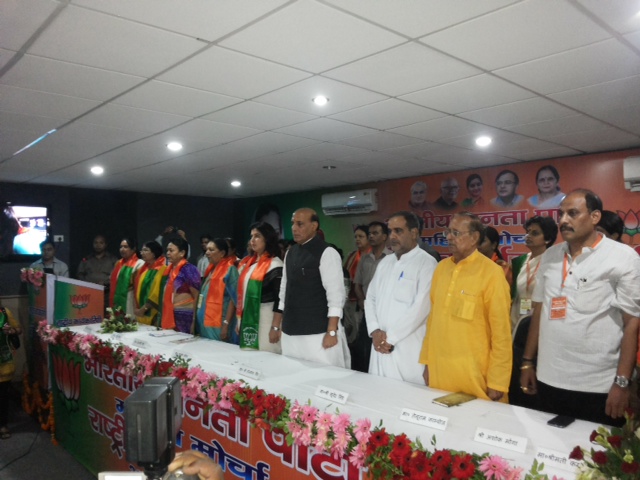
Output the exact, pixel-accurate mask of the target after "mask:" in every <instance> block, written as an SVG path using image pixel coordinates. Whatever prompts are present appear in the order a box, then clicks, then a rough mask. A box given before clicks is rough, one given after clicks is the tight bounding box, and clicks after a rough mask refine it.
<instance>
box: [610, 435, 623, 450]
mask: <svg viewBox="0 0 640 480" xmlns="http://www.w3.org/2000/svg"><path fill="white" fill-rule="evenodd" d="M607 442H609V443H610V444H611V446H612V447H615V448H620V447H621V446H622V437H621V436H620V435H611V436H610V437H607Z"/></svg>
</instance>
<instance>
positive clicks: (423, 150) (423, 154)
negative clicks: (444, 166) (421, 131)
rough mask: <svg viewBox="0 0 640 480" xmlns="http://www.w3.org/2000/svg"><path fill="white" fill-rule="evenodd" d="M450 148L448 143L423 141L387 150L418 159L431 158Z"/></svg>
mask: <svg viewBox="0 0 640 480" xmlns="http://www.w3.org/2000/svg"><path fill="white" fill-rule="evenodd" d="M447 148H449V146H448V145H444V144H442V143H435V142H421V143H415V144H413V145H405V146H402V147H394V148H390V149H388V150H387V151H388V152H389V153H391V154H393V155H397V156H400V157H406V158H413V159H416V160H418V159H419V160H426V159H429V158H430V157H431V156H432V155H434V154H435V153H438V152H439V151H442V150H445V149H447Z"/></svg>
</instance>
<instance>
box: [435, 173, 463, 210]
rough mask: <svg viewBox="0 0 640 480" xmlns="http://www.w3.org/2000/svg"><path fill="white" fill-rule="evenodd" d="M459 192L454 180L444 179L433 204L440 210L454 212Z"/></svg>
mask: <svg viewBox="0 0 640 480" xmlns="http://www.w3.org/2000/svg"><path fill="white" fill-rule="evenodd" d="M459 191H460V186H459V185H458V181H457V180H456V179H455V178H452V177H449V178H445V179H444V180H443V181H442V183H441V184H440V197H438V199H437V200H436V201H435V202H433V204H434V205H435V207H436V208H439V209H440V210H455V209H456V208H458V202H456V198H458V192H459Z"/></svg>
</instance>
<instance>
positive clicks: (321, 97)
mask: <svg viewBox="0 0 640 480" xmlns="http://www.w3.org/2000/svg"><path fill="white" fill-rule="evenodd" d="M311 101H312V102H313V103H315V104H316V105H318V106H319V107H322V106H324V105H326V104H327V102H328V101H329V99H328V98H327V97H325V96H324V95H318V96H317V97H315V98H312V99H311Z"/></svg>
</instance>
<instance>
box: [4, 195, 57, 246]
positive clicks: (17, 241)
mask: <svg viewBox="0 0 640 480" xmlns="http://www.w3.org/2000/svg"><path fill="white" fill-rule="evenodd" d="M48 232H49V212H48V208H47V207H43V206H29V205H13V204H11V203H5V204H4V207H3V211H2V218H1V219H0V256H2V257H6V256H11V255H40V243H41V242H42V241H44V239H45V238H47V235H48Z"/></svg>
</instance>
